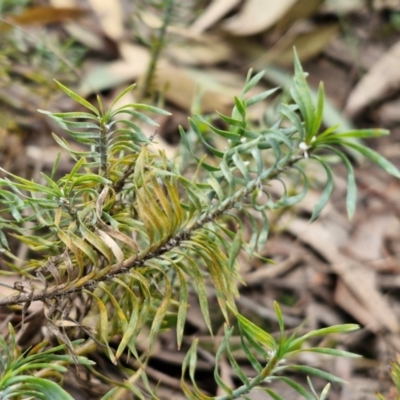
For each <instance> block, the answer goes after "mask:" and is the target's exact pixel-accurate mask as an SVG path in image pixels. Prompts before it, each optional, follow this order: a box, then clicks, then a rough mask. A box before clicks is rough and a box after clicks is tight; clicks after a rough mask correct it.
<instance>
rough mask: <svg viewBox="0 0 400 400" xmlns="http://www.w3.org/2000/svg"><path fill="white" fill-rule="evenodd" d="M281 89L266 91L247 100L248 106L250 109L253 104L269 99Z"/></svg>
mask: <svg viewBox="0 0 400 400" xmlns="http://www.w3.org/2000/svg"><path fill="white" fill-rule="evenodd" d="M277 90H279V88H273V89H270V90H265V91H264V92H261V93H258V94H256V95H254V96H252V97H250V98H249V99H247V100H246V106H247V107H250V106H252V105H253V104H256V103H259V102H260V101H263V100H265V99H266V98H267V97H269V96H271V94H274V93H275V92H276V91H277Z"/></svg>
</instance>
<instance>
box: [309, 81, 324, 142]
mask: <svg viewBox="0 0 400 400" xmlns="http://www.w3.org/2000/svg"><path fill="white" fill-rule="evenodd" d="M324 103H325V91H324V84H323V82H320V84H319V88H318V98H317V109H316V111H315V113H316V115H315V120H314V125H313V131H312V136H315V135H317V134H318V131H319V129H320V127H321V123H322V118H323V116H324Z"/></svg>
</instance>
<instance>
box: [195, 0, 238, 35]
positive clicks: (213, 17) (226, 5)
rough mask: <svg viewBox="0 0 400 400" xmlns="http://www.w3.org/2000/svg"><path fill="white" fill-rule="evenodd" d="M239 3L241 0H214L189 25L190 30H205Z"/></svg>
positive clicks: (199, 31)
mask: <svg viewBox="0 0 400 400" xmlns="http://www.w3.org/2000/svg"><path fill="white" fill-rule="evenodd" d="M239 3H240V0H214V1H213V2H212V3H211V4H210V5H209V6H208V7H207V8H206V9H205V10H204V11H203V12H202V13H201V15H200V16H199V18H197V19H196V21H195V22H194V23H193V24H192V26H190V27H189V31H190V32H191V33H195V34H200V33H202V32H204V31H205V30H207V29H208V28H210V27H211V26H213V25H214V24H215V23H216V22H217V21H218V20H219V19H220V18H222V17H223V16H224V15H226V14H227V13H228V12H229V11H231V10H232V9H233V8H234V7H235V6H236V5H238V4H239Z"/></svg>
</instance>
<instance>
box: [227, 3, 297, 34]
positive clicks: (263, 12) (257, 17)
mask: <svg viewBox="0 0 400 400" xmlns="http://www.w3.org/2000/svg"><path fill="white" fill-rule="evenodd" d="M295 3H296V0H280V1H269V2H266V1H265V0H247V1H246V2H245V3H244V5H243V7H242V10H241V11H240V12H239V13H238V14H236V15H235V16H234V17H232V18H230V19H229V20H227V21H226V22H225V23H224V24H223V28H224V29H225V30H226V31H228V32H229V33H231V34H232V35H236V36H249V35H254V34H257V33H259V32H263V31H265V30H266V29H268V28H270V27H271V26H273V25H274V24H275V23H277V22H278V21H279V19H280V18H281V17H282V16H283V15H285V13H286V12H287V11H288V10H289V9H290V8H291V7H292V6H293V5H294V4H295Z"/></svg>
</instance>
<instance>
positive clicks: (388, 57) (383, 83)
mask: <svg viewBox="0 0 400 400" xmlns="http://www.w3.org/2000/svg"><path fill="white" fill-rule="evenodd" d="M399 63H400V41H399V42H397V43H396V44H395V45H393V46H392V47H391V48H390V49H389V51H388V52H387V53H386V54H384V55H383V56H382V58H381V59H379V61H377V62H376V64H375V65H374V66H373V67H372V68H371V69H370V71H368V73H367V74H366V75H364V76H363V77H362V78H361V80H360V81H359V82H358V84H357V85H356V87H355V88H354V89H353V91H352V92H351V94H350V96H349V98H348V100H347V104H346V108H345V112H346V114H347V115H349V116H355V115H357V114H358V113H359V112H360V111H361V110H362V109H363V108H365V107H367V106H369V105H371V104H373V103H374V102H376V101H378V100H380V99H382V98H383V97H384V96H387V95H389V94H390V93H391V92H393V91H394V90H397V89H398V88H399V86H400V68H399Z"/></svg>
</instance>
